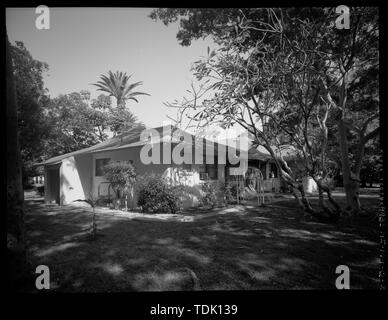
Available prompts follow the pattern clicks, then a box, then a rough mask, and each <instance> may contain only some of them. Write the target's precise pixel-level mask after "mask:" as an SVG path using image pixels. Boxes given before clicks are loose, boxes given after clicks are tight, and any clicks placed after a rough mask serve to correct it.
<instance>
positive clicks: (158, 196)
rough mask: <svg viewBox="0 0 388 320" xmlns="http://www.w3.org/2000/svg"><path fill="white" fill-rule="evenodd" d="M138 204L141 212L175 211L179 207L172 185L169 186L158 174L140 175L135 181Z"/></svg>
mask: <svg viewBox="0 0 388 320" xmlns="http://www.w3.org/2000/svg"><path fill="white" fill-rule="evenodd" d="M136 189H137V197H138V198H137V199H138V205H139V206H140V207H141V208H142V211H143V212H149V213H166V212H171V213H176V212H177V211H178V209H179V198H178V196H177V194H176V190H175V188H174V187H172V186H169V185H168V184H167V183H166V181H165V180H164V179H163V178H162V177H159V176H156V175H149V176H143V177H141V178H140V179H139V180H138V182H137V186H136Z"/></svg>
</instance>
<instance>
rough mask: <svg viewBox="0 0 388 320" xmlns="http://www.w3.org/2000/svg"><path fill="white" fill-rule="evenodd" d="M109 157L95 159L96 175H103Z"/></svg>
mask: <svg viewBox="0 0 388 320" xmlns="http://www.w3.org/2000/svg"><path fill="white" fill-rule="evenodd" d="M109 161H110V158H103V159H96V177H102V176H103V175H105V171H104V167H105V166H106V165H107V164H108V162H109Z"/></svg>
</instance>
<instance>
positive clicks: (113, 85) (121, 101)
mask: <svg viewBox="0 0 388 320" xmlns="http://www.w3.org/2000/svg"><path fill="white" fill-rule="evenodd" d="M131 76H132V75H127V74H126V73H125V72H119V71H116V72H115V73H113V72H112V71H108V75H103V74H102V75H101V76H100V78H101V80H100V81H98V82H97V83H93V85H95V86H97V87H98V89H97V90H100V91H103V92H107V93H108V94H109V95H110V96H113V97H115V98H116V99H117V108H118V109H124V108H125V102H126V101H127V100H134V101H136V102H139V101H138V100H137V99H136V98H135V97H136V96H140V95H147V96H149V94H148V93H144V92H138V91H135V92H133V89H135V88H136V87H137V86H139V85H141V84H142V83H143V82H142V81H139V82H135V83H132V84H130V83H128V80H129V79H130V78H131Z"/></svg>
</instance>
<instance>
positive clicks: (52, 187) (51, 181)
mask: <svg viewBox="0 0 388 320" xmlns="http://www.w3.org/2000/svg"><path fill="white" fill-rule="evenodd" d="M47 178H48V179H47V180H48V181H47V186H46V187H47V191H48V200H49V202H52V201H55V202H56V203H57V204H60V188H59V182H60V179H59V168H55V169H49V170H48V171H47Z"/></svg>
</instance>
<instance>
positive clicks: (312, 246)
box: [27, 203, 378, 292]
mask: <svg viewBox="0 0 388 320" xmlns="http://www.w3.org/2000/svg"><path fill="white" fill-rule="evenodd" d="M27 207H28V210H27V226H28V241H29V247H30V256H31V259H32V261H33V263H34V264H36V265H38V264H46V265H47V266H49V267H50V272H51V279H52V283H53V285H52V288H53V289H54V290H57V291H65V292H68V291H69V292H74V291H87V292H111V291H173V290H241V289H242V290H259V289H335V279H336V277H337V275H336V274H335V269H336V267H337V266H338V265H347V266H349V268H350V272H351V275H350V285H351V288H367V289H370V288H376V289H377V287H378V280H377V279H378V260H377V257H378V235H377V233H376V230H377V226H375V225H374V224H373V223H372V222H371V223H369V224H367V223H363V224H361V226H358V225H357V223H356V224H350V225H349V224H346V223H344V224H341V223H339V224H337V225H327V224H321V223H317V222H315V221H308V220H306V219H305V218H303V214H302V213H301V212H300V211H299V210H298V209H296V208H293V207H289V206H284V207H283V206H282V204H279V203H275V204H273V205H269V206H266V207H263V208H255V207H253V206H246V207H244V208H243V210H234V211H233V210H229V211H224V212H223V211H222V210H220V214H219V215H211V216H209V217H204V218H201V219H198V220H194V221H193V222H179V221H155V220H154V221H143V220H130V219H128V218H125V217H119V216H113V215H109V214H108V213H104V214H100V215H98V226H99V228H100V231H99V232H100V234H102V235H103V236H101V237H98V238H97V239H95V240H94V241H85V238H84V235H85V232H86V231H85V230H86V228H87V227H88V226H89V225H90V222H91V210H90V209H88V208H76V207H70V206H65V207H47V206H45V205H43V204H37V203H27ZM224 210H227V209H224ZM225 212H226V213H225ZM221 213H224V214H221ZM360 223H361V222H360ZM360 230H361V231H360Z"/></svg>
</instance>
